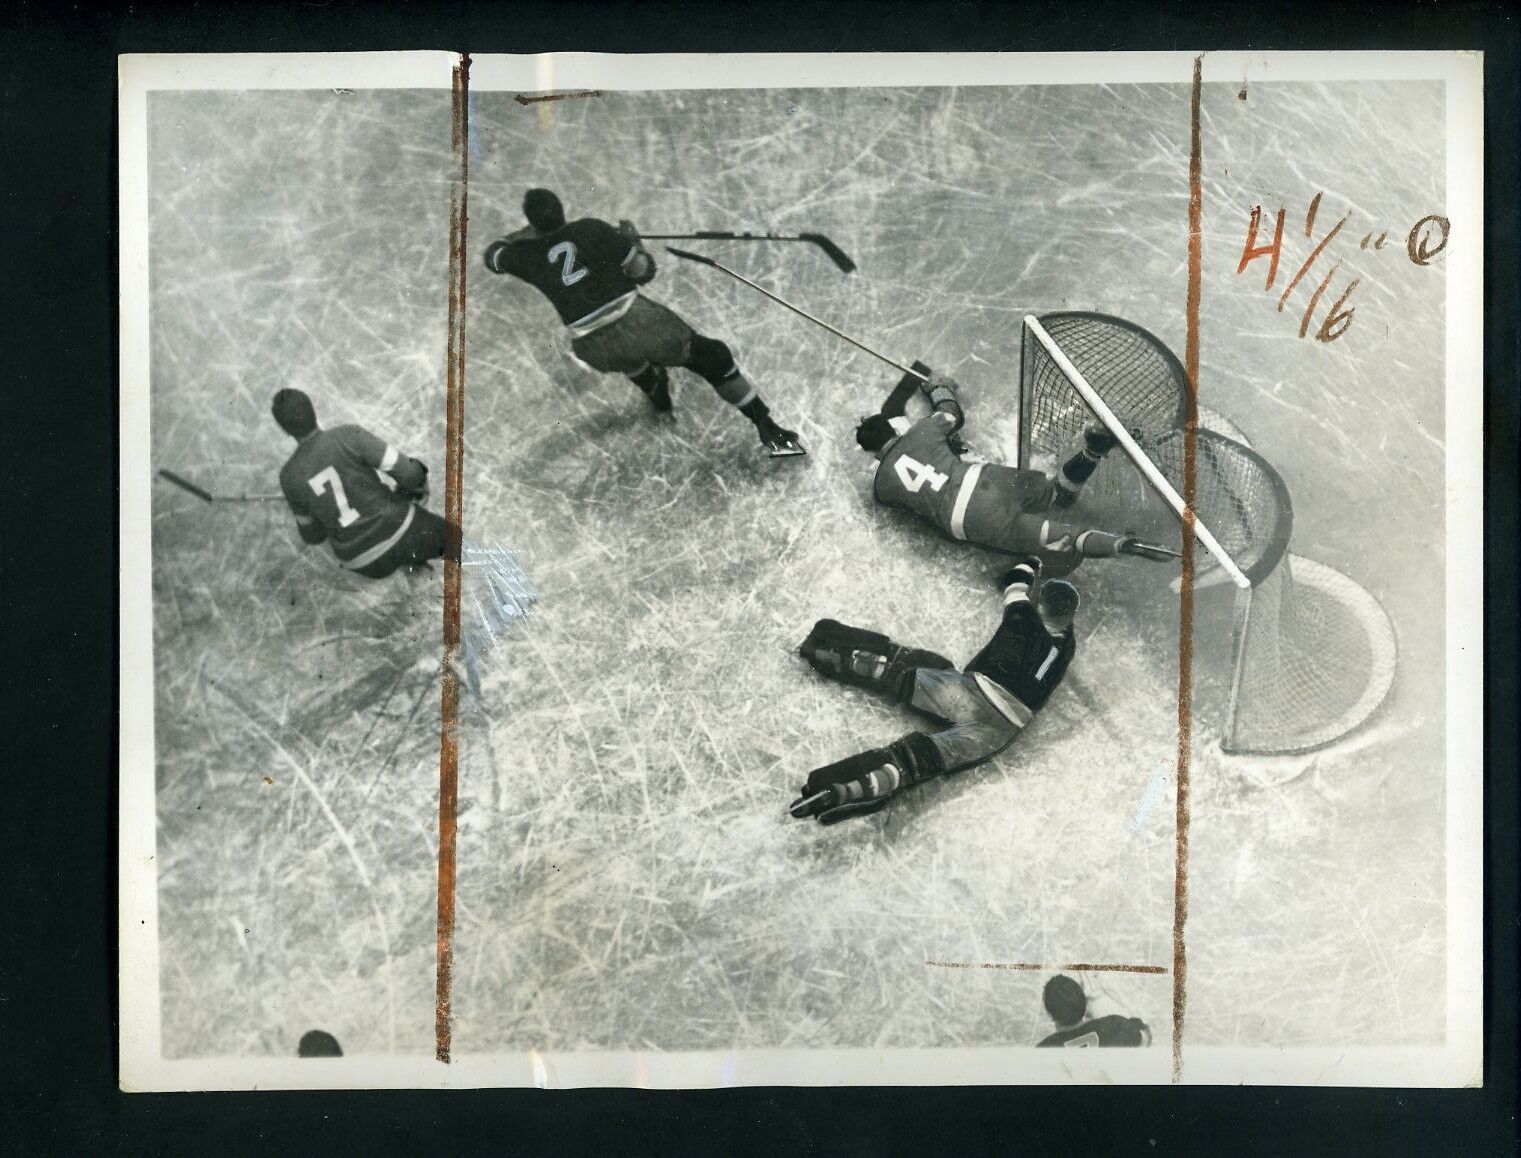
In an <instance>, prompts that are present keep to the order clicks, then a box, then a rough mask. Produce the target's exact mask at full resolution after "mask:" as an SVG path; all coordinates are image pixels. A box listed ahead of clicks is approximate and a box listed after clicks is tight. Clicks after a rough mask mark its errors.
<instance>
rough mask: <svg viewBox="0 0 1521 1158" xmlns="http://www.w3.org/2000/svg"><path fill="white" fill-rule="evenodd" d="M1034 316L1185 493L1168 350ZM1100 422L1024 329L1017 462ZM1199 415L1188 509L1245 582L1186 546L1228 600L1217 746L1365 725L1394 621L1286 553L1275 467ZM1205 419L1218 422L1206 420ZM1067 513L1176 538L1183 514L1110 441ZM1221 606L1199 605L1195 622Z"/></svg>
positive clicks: (1181, 407)
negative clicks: (1203, 608) (1239, 583)
mask: <svg viewBox="0 0 1521 1158" xmlns="http://www.w3.org/2000/svg"><path fill="white" fill-rule="evenodd" d="M1040 322H1041V325H1042V326H1043V327H1044V328H1045V330H1046V332H1047V333H1048V334H1049V335H1050V336H1051V338H1052V340H1053V341H1054V342H1055V343H1056V345H1057V346H1058V347H1059V348H1060V349H1061V351H1062V352H1063V353H1064V354H1065V355H1066V356H1067V358H1068V359H1069V360H1070V361H1071V362H1072V363H1073V364H1074V365H1075V366H1076V368H1077V369H1078V371H1079V373H1081V374H1082V375H1083V377H1084V378H1085V379H1086V380H1087V382H1088V384H1089V385H1090V386H1092V387H1093V389H1094V390H1095V391H1096V392H1097V393H1098V394H1099V396H1100V397H1102V398H1103V399H1104V401H1105V403H1106V404H1107V405H1108V406H1109V408H1110V409H1111V410H1112V411H1113V412H1114V414H1115V417H1116V418H1118V419H1119V421H1120V422H1121V423H1122V424H1124V425H1125V427H1126V428H1127V429H1128V430H1129V431H1130V433H1131V435H1132V436H1133V437H1134V438H1135V440H1136V442H1137V444H1138V445H1139V446H1140V448H1141V450H1142V451H1143V453H1144V454H1145V455H1146V456H1147V457H1148V458H1149V459H1150V460H1151V462H1152V463H1153V464H1154V465H1155V466H1156V468H1157V469H1158V471H1159V472H1160V473H1161V475H1162V477H1163V478H1164V479H1166V480H1167V482H1168V483H1170V484H1171V485H1172V486H1173V488H1174V489H1175V490H1176V491H1177V492H1178V493H1179V494H1180V495H1181V494H1183V493H1185V487H1184V481H1185V480H1184V467H1185V458H1184V456H1185V453H1186V438H1185V433H1184V430H1183V429H1182V427H1183V424H1184V421H1185V418H1186V414H1187V404H1188V384H1187V376H1186V374H1185V371H1184V369H1183V367H1182V365H1181V363H1179V361H1178V359H1177V358H1176V357H1175V356H1174V355H1173V354H1172V352H1171V351H1170V350H1168V349H1167V347H1166V346H1165V345H1163V344H1162V343H1161V342H1160V341H1158V340H1157V339H1156V338H1155V337H1153V336H1152V335H1151V334H1149V333H1147V332H1146V331H1145V330H1143V329H1141V328H1140V327H1138V326H1136V325H1133V324H1132V323H1130V322H1127V321H1124V320H1122V319H1120V318H1113V317H1109V316H1107V315H1103V314H1095V313H1086V312H1084V313H1076V312H1069V313H1056V314H1047V315H1043V316H1042V317H1041V318H1040ZM1097 421H1098V418H1097V416H1096V415H1095V414H1094V412H1093V411H1092V410H1091V409H1090V408H1089V407H1088V404H1087V403H1086V402H1084V400H1083V398H1082V395H1081V394H1080V393H1079V392H1078V391H1077V389H1076V388H1075V387H1074V386H1073V385H1072V383H1071V381H1070V380H1069V379H1068V377H1067V374H1066V372H1065V371H1064V370H1063V369H1062V368H1061V367H1060V366H1059V365H1057V363H1056V362H1055V360H1054V359H1053V358H1052V357H1051V355H1050V353H1049V352H1048V351H1047V349H1046V347H1045V346H1044V345H1043V344H1042V343H1041V342H1040V341H1039V340H1038V339H1037V338H1036V337H1035V335H1034V334H1033V333H1032V332H1031V331H1030V330H1029V328H1028V327H1027V328H1026V330H1025V334H1024V339H1023V350H1022V355H1021V385H1020V419H1019V431H1020V440H1019V465H1020V466H1023V467H1027V468H1034V469H1039V470H1045V471H1048V472H1050V471H1054V470H1056V469H1057V468H1058V467H1059V466H1060V464H1061V462H1062V461H1064V460H1065V459H1066V458H1067V457H1068V456H1069V455H1071V454H1073V453H1075V452H1076V451H1077V450H1079V449H1081V447H1082V435H1083V431H1084V429H1085V428H1087V427H1088V426H1090V425H1092V424H1094V423H1095V422H1097ZM1201 424H1202V425H1201V427H1200V428H1199V429H1198V430H1197V431H1196V435H1195V448H1194V468H1195V469H1194V504H1193V505H1194V511H1195V514H1196V517H1197V518H1198V520H1199V521H1200V522H1201V523H1203V524H1204V526H1206V527H1207V528H1208V529H1209V530H1210V531H1211V532H1213V534H1214V536H1215V538H1216V539H1217V540H1218V541H1219V543H1220V545H1221V547H1222V548H1224V550H1225V553H1226V554H1227V555H1229V556H1230V558H1231V560H1232V561H1233V562H1234V563H1235V564H1236V566H1237V567H1239V568H1240V569H1241V571H1242V572H1243V573H1244V574H1245V576H1246V578H1247V580H1248V582H1249V584H1250V586H1249V587H1248V588H1246V589H1240V588H1237V587H1236V586H1235V585H1234V584H1232V583H1230V582H1229V581H1228V580H1226V578H1225V576H1224V573H1223V571H1222V569H1221V568H1220V567H1219V565H1218V564H1217V562H1216V560H1215V558H1214V557H1213V555H1211V554H1210V553H1209V552H1208V551H1206V550H1204V548H1203V546H1202V545H1201V544H1198V543H1196V544H1195V546H1194V551H1193V556H1194V563H1195V577H1196V591H1197V592H1198V598H1199V601H1200V603H1201V604H1203V603H1205V602H1206V601H1216V600H1220V599H1229V597H1230V595H1233V596H1234V598H1233V600H1230V607H1229V615H1228V619H1229V622H1230V628H1229V629H1228V630H1229V635H1230V653H1229V678H1228V686H1227V688H1226V690H1225V691H1224V699H1225V701H1226V702H1225V703H1224V704H1222V705H1211V707H1212V708H1213V709H1214V710H1212V711H1209V712H1207V713H1206V714H1208V715H1212V716H1218V717H1220V718H1222V719H1223V723H1222V724H1221V726H1220V742H1221V746H1222V747H1223V748H1224V750H1225V751H1226V752H1229V753H1236V754H1256V755H1280V754H1290V753H1296V752H1306V751H1310V750H1312V749H1315V748H1320V747H1324V746H1325V745H1327V744H1331V743H1334V742H1335V741H1337V740H1339V739H1341V738H1343V737H1344V736H1346V735H1347V734H1348V733H1350V732H1352V731H1353V730H1354V729H1356V728H1357V727H1358V726H1359V725H1361V724H1362V723H1364V722H1365V721H1366V720H1367V719H1368V718H1369V717H1370V716H1372V715H1373V713H1374V712H1375V711H1376V710H1377V708H1378V707H1379V705H1380V704H1381V703H1382V702H1383V700H1384V698H1385V696H1386V695H1387V694H1388V692H1389V689H1390V687H1391V686H1392V684H1393V680H1394V670H1395V660H1396V651H1395V645H1394V633H1393V628H1392V625H1391V624H1390V622H1389V619H1388V616H1387V614H1386V613H1385V612H1384V610H1383V608H1382V607H1380V606H1379V604H1378V602H1377V601H1376V600H1375V599H1374V598H1373V597H1372V596H1371V595H1370V594H1369V593H1368V592H1367V591H1365V590H1364V589H1363V588H1362V587H1360V586H1359V585H1358V584H1357V583H1355V582H1354V581H1353V580H1351V579H1349V578H1348V577H1347V576H1345V575H1343V574H1341V573H1340V572H1339V571H1336V570H1334V569H1333V568H1330V567H1327V566H1325V565H1324V564H1321V563H1317V562H1315V561H1314V560H1311V559H1306V558H1302V557H1300V556H1297V555H1291V554H1290V553H1289V547H1290V537H1291V532H1292V529H1293V521H1294V519H1293V504H1292V501H1291V499H1290V496H1289V491H1288V488H1287V486H1286V485H1285V483H1284V481H1283V478H1282V476H1281V475H1279V473H1278V472H1277V471H1276V470H1275V469H1274V468H1273V466H1272V465H1271V464H1270V463H1268V462H1267V460H1266V459H1264V458H1263V457H1262V456H1261V455H1260V454H1258V453H1257V452H1256V451H1255V450H1253V449H1252V448H1251V447H1250V446H1249V445H1248V444H1247V443H1246V441H1245V438H1244V437H1243V436H1241V434H1240V432H1239V431H1238V430H1236V429H1235V428H1234V427H1233V426H1231V425H1230V424H1229V423H1228V422H1224V421H1215V420H1214V419H1213V416H1210V415H1209V414H1208V413H1207V412H1204V413H1201ZM1210 424H1213V425H1217V426H1218V427H1220V429H1215V430H1212V429H1207V428H1206V427H1207V425H1210ZM1069 514H1070V517H1071V521H1073V522H1077V523H1086V524H1089V525H1092V526H1097V527H1103V528H1105V529H1110V530H1126V531H1133V532H1135V533H1136V534H1138V535H1140V536H1141V537H1142V538H1144V539H1147V540H1148V541H1151V542H1156V543H1161V544H1163V545H1166V546H1170V547H1173V548H1174V549H1181V544H1182V540H1183V533H1184V532H1183V527H1182V522H1181V520H1180V519H1179V518H1178V517H1177V515H1176V514H1175V513H1174V511H1173V510H1172V508H1171V507H1170V506H1168V505H1167V503H1166V502H1165V500H1163V498H1162V497H1161V495H1160V494H1159V493H1158V492H1157V491H1156V490H1155V489H1154V488H1153V486H1152V484H1151V483H1150V482H1149V481H1148V480H1147V479H1146V477H1145V476H1144V475H1143V474H1142V473H1141V472H1140V470H1139V469H1138V468H1137V467H1136V466H1135V465H1134V464H1133V463H1132V462H1131V461H1130V459H1129V457H1128V456H1126V455H1125V454H1124V453H1123V451H1122V450H1120V449H1116V450H1114V451H1111V452H1110V453H1109V455H1108V456H1106V457H1105V459H1104V461H1103V462H1102V463H1101V464H1100V465H1099V467H1098V469H1097V470H1096V471H1095V472H1094V474H1093V477H1092V478H1091V479H1090V480H1089V482H1088V484H1087V485H1086V486H1085V487H1084V488H1083V492H1082V496H1081V498H1080V499H1079V501H1078V503H1077V505H1076V506H1075V507H1074V508H1073V509H1072V510H1071V511H1070V512H1069ZM1136 566H1140V564H1136ZM1174 588H1175V589H1176V583H1175V584H1174ZM1218 618H1219V617H1216V618H1215V620H1212V619H1211V618H1210V617H1209V616H1208V615H1203V616H1198V617H1196V630H1205V629H1206V625H1209V624H1211V623H1213V622H1216V621H1217V620H1218ZM1201 642H1204V643H1208V642H1209V641H1201Z"/></svg>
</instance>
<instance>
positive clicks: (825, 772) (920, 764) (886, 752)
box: [791, 732, 942, 824]
mask: <svg viewBox="0 0 1521 1158" xmlns="http://www.w3.org/2000/svg"><path fill="white" fill-rule="evenodd" d="M941 769H942V765H941V762H940V755H939V752H938V751H937V750H936V748H935V745H934V744H933V743H932V742H931V741H930V739H929V737H928V736H925V735H923V734H922V733H919V732H910V733H909V734H908V735H907V736H904V737H903V738H902V739H901V740H898V741H897V742H895V743H894V744H892V746H891V747H888V748H873V749H872V750H871V751H869V752H862V753H860V754H859V755H856V756H850V757H847V758H846V759H844V760H837V761H836V762H835V763H833V764H826V765H824V767H822V768H815V769H814V770H813V771H812V772H810V773H809V774H808V782H807V783H806V784H804V785H803V790H802V794H801V795H800V796H799V797H798V799H797V800H795V801H793V803H792V810H791V811H792V815H793V816H795V817H797V818H799V819H803V818H805V817H809V816H816V817H818V819H819V823H820V824H838V823H839V822H840V821H842V820H849V819H850V818H851V817H853V816H867V815H869V814H871V813H873V812H876V811H878V810H879V809H881V808H883V807H885V806H886V804H887V802H888V800H890V799H891V798H892V797H893V796H895V795H897V794H898V793H899V792H901V791H902V790H903V789H904V788H908V787H911V786H912V785H915V784H918V783H920V782H921V781H923V780H927V779H929V778H930V777H931V776H938V775H939V774H940V771H941Z"/></svg>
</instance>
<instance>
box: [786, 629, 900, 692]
mask: <svg viewBox="0 0 1521 1158" xmlns="http://www.w3.org/2000/svg"><path fill="white" fill-rule="evenodd" d="M897 650H901V649H899V648H897V647H896V646H895V645H894V644H893V641H892V640H890V639H888V638H887V636H885V635H883V634H882V633H881V632H878V631H863V630H862V629H861V628H859V627H851V626H849V625H847V624H844V623H841V622H839V621H838V620H836V619H821V620H819V621H818V622H817V623H815V624H814V625H813V630H812V631H810V632H809V633H808V638H807V639H805V640H803V644H802V646H801V647H800V648H798V654H799V655H801V656H802V657H803V658H804V659H805V660H807V661H808V663H809V664H810V665H812V667H813V669H814V670H815V671H817V672H819V673H820V674H821V675H826V676H829V677H830V678H831V679H837V680H839V681H841V682H842V683H847V684H851V685H852V686H854V687H862V688H875V689H878V690H884V689H885V688H886V686H887V685H886V677H887V668H888V664H889V661H890V660H891V658H892V653H893V652H894V651H897Z"/></svg>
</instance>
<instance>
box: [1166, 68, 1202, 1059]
mask: <svg viewBox="0 0 1521 1158" xmlns="http://www.w3.org/2000/svg"><path fill="white" fill-rule="evenodd" d="M1203 71H1204V57H1203V55H1202V54H1200V55H1199V56H1196V57H1194V81H1193V94H1192V99H1191V102H1190V118H1191V121H1192V125H1191V135H1190V142H1189V152H1188V304H1187V314H1188V320H1187V326H1188V334H1187V339H1186V345H1185V346H1184V352H1183V368H1184V371H1185V373H1186V376H1187V378H1188V407H1187V418H1186V420H1185V423H1184V426H1183V504H1184V506H1183V585H1182V591H1181V596H1182V597H1181V599H1180V600H1179V603H1178V770H1177V814H1176V831H1177V837H1176V841H1177V844H1176V849H1175V853H1174V860H1173V877H1172V881H1173V884H1172V1080H1173V1081H1174V1082H1179V1081H1182V1080H1183V1015H1184V1013H1185V1012H1186V1011H1187V1005H1188V998H1187V989H1186V985H1187V981H1188V952H1187V948H1186V946H1185V943H1184V939H1183V930H1184V926H1185V925H1187V923H1188V823H1189V799H1188V791H1189V784H1188V761H1189V756H1190V754H1191V750H1192V744H1193V668H1194V664H1193V652H1194V534H1193V530H1194V496H1195V494H1196V489H1195V483H1196V481H1197V478H1196V469H1197V464H1196V462H1195V458H1194V456H1195V453H1196V451H1197V446H1198V433H1199V290H1200V282H1201V276H1200V275H1201V271H1202V270H1203V268H1204V232H1203V217H1204V194H1203V189H1202V185H1201V180H1200V173H1201V168H1202V163H1201V152H1202V150H1201V147H1200V143H1199V96H1200V90H1201V88H1202V79H1203Z"/></svg>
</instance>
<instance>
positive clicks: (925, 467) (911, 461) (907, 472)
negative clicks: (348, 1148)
mask: <svg viewBox="0 0 1521 1158" xmlns="http://www.w3.org/2000/svg"><path fill="white" fill-rule="evenodd" d="M893 469H894V470H896V471H897V472H898V480H899V481H900V482H901V483H902V484H903V489H904V490H906V491H907V492H908V493H909V494H911V495H916V494H918V493H919V491H920V488H922V487H923V486H924V484H925V483H929V489H930V490H932V491H939V490H940V488H941V487H943V486H944V485H945V481H946V479H948V478H949V477H950V476H949V475H944V474H941V473H940V472H939V471H938V470H936V469H935V468H934V467H932V466H930V465H929V463H927V462H920V461H919V460H918V459H917V458H909V457H908V455H906V454H905V455H904V456H903V457H902V458H900V459H898V461H897V462H895V463H893Z"/></svg>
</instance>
